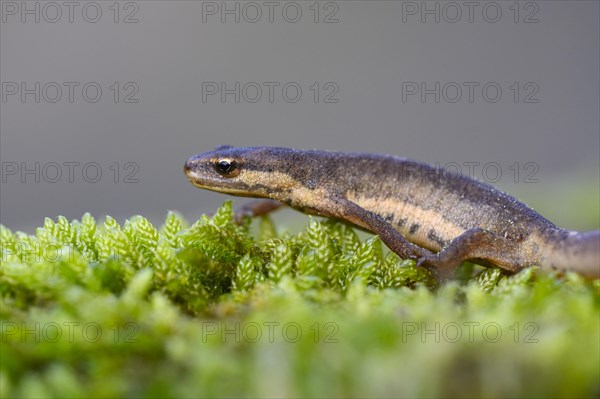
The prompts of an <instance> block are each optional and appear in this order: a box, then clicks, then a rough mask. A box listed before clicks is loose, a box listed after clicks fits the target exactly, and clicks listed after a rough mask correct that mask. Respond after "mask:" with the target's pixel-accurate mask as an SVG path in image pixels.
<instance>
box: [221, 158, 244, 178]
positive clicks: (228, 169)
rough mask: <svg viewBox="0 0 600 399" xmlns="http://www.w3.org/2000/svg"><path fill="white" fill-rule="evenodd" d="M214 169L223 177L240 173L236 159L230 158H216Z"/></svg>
mask: <svg viewBox="0 0 600 399" xmlns="http://www.w3.org/2000/svg"><path fill="white" fill-rule="evenodd" d="M215 169H216V170H217V172H218V173H219V174H220V175H222V176H224V177H235V176H237V175H238V174H239V173H240V170H239V168H238V163H237V161H236V160H235V159H231V158H220V159H217V161H216V162H215Z"/></svg>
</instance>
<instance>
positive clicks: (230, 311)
mask: <svg viewBox="0 0 600 399" xmlns="http://www.w3.org/2000/svg"><path fill="white" fill-rule="evenodd" d="M257 225H258V226H254V225H253V226H251V225H250V221H249V220H247V221H246V223H244V224H243V225H241V226H239V225H236V224H235V223H232V211H231V203H230V202H226V203H225V204H224V205H223V206H222V207H221V208H220V209H219V211H218V212H217V213H216V214H215V215H214V216H213V217H212V218H208V217H206V216H204V217H202V218H201V219H200V220H198V221H197V222H196V223H194V224H193V225H191V226H189V227H188V225H187V223H186V222H185V221H184V220H182V218H181V217H179V216H178V215H177V214H175V213H169V215H168V216H167V218H166V221H165V224H164V226H162V227H161V228H160V229H159V230H157V229H156V228H155V227H154V226H152V224H151V223H150V222H148V220H147V219H145V218H143V217H141V216H137V217H134V218H132V219H130V220H128V221H127V222H125V223H124V225H123V226H120V225H119V224H118V223H117V221H116V220H114V219H113V218H110V217H108V218H107V219H106V220H105V221H104V223H102V224H98V225H97V224H96V221H95V220H94V219H93V218H92V217H91V216H90V215H88V214H86V215H84V216H83V218H82V219H81V221H72V222H68V221H67V220H66V219H65V218H63V217H59V218H58V220H57V221H56V222H55V221H53V220H51V219H46V221H45V222H44V226H43V227H41V228H38V229H37V230H36V233H35V235H27V234H24V233H21V232H17V233H12V232H11V231H9V230H8V229H7V228H5V227H3V226H1V227H0V238H1V242H0V244H1V249H2V267H1V268H0V293H1V294H2V295H1V301H2V302H1V306H0V323H1V333H2V337H1V341H2V342H1V345H2V357H1V360H2V362H1V367H0V396H1V397H3V398H5V397H123V396H135V397H182V396H185V397H215V396H217V397H228V396H252V397H269V396H270V397H274V396H276V397H327V396H330V397H346V396H350V397H365V396H369V397H382V396H388V397H415V396H426V397H458V396H460V397H466V396H474V397H475V396H476V397H500V396H502V397H517V396H518V397H522V396H528V397H539V396H552V397H595V396H597V395H598V394H599V393H600V383H599V380H598V375H600V366H599V364H600V344H599V337H600V326H599V322H598V320H599V318H598V316H599V310H600V283H599V281H598V280H596V281H593V282H590V281H585V280H583V279H582V278H580V277H579V276H577V275H574V274H567V275H566V276H562V277H561V276H558V275H556V274H548V273H543V272H541V271H539V270H536V269H528V270H525V271H523V272H522V273H519V274H517V275H514V276H510V277H508V276H505V275H503V274H502V273H501V272H500V270H498V269H485V270H483V269H481V268H475V267H473V266H472V265H465V266H464V267H463V268H462V269H461V271H460V273H459V274H458V276H459V278H458V279H457V281H456V282H452V283H449V284H446V285H444V286H441V287H438V286H437V285H436V283H435V281H434V280H433V279H432V276H431V275H430V274H429V273H428V272H427V271H426V270H424V269H421V268H417V267H415V265H414V263H413V262H410V261H402V260H400V259H398V258H397V257H396V256H395V255H394V254H391V253H389V251H387V249H386V248H384V247H383V246H382V244H381V242H380V241H379V240H378V239H377V238H369V239H367V240H365V241H361V240H360V239H359V238H358V236H357V235H356V233H355V232H354V230H353V229H351V228H349V227H348V226H346V225H343V224H339V223H335V222H332V221H320V222H319V221H317V220H315V219H309V221H308V225H307V227H306V228H305V229H304V230H303V231H301V232H300V233H298V234H295V235H286V236H280V235H278V233H277V231H276V228H275V227H274V225H273V223H272V222H271V221H270V220H269V219H262V220H260V221H259V222H258V223H257Z"/></svg>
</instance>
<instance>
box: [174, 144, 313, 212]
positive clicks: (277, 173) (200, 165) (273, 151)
mask: <svg viewBox="0 0 600 399" xmlns="http://www.w3.org/2000/svg"><path fill="white" fill-rule="evenodd" d="M309 158H310V157H309ZM311 164H312V161H311V159H308V158H307V157H306V155H305V152H303V151H299V150H293V149H287V148H272V147H231V146H219V147H217V148H216V149H214V150H213V151H209V152H205V153H202V154H198V155H194V156H193V157H191V158H189V159H188V160H187V162H186V163H185V166H184V167H183V170H184V173H185V174H186V176H187V177H188V179H189V180H190V182H191V183H192V184H193V185H195V186H196V187H200V188H204V189H208V190H212V191H218V192H222V193H227V194H233V195H239V196H244V197H265V198H273V199H278V200H281V201H285V200H286V199H288V198H289V197H290V195H289V194H290V193H291V192H292V191H293V190H295V189H297V188H301V187H303V186H305V184H306V181H305V180H306V179H305V178H304V176H305V175H306V174H309V171H313V172H314V170H315V168H314V165H311ZM300 165H301V166H300ZM299 166H300V167H299ZM317 169H318V166H317Z"/></svg>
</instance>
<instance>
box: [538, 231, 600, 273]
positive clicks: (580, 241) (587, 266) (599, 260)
mask: <svg viewBox="0 0 600 399" xmlns="http://www.w3.org/2000/svg"><path fill="white" fill-rule="evenodd" d="M553 236H554V237H553V239H552V240H549V241H548V242H547V244H548V247H547V248H545V249H544V251H543V256H542V260H541V266H542V267H550V268H555V269H559V270H566V271H574V272H577V273H579V274H582V275H584V276H586V277H591V278H600V230H596V231H590V232H587V233H576V232H570V231H566V230H560V231H556V232H555V234H553Z"/></svg>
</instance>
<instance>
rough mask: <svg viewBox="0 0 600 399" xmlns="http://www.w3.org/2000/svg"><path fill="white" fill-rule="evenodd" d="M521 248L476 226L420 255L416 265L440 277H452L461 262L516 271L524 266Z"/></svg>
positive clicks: (443, 278) (444, 278) (517, 244)
mask: <svg viewBox="0 0 600 399" xmlns="http://www.w3.org/2000/svg"><path fill="white" fill-rule="evenodd" d="M520 247H521V246H520V245H519V243H516V242H514V241H511V240H508V239H507V238H505V237H502V236H499V235H497V234H494V233H492V232H490V231H487V230H483V229H480V228H475V229H471V230H467V231H465V232H464V233H463V234H461V235H460V236H458V237H456V238H455V239H453V240H452V241H451V242H450V244H448V245H447V246H445V247H444V248H443V249H442V250H441V251H440V252H438V253H437V254H435V255H433V256H425V257H422V258H420V259H419V262H418V264H419V265H422V266H424V267H426V268H428V269H430V270H432V271H433V272H434V273H435V274H437V276H438V278H440V279H442V280H446V279H448V278H451V277H452V275H453V273H454V271H455V269H456V268H457V267H458V266H460V265H461V264H462V263H463V262H464V261H473V262H474V263H482V264H484V265H489V264H493V265H496V266H499V267H501V268H503V269H505V270H508V271H510V272H517V271H519V270H521V269H522V268H523V266H522V260H521V259H520V256H519V255H520V251H521V249H520Z"/></svg>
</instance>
